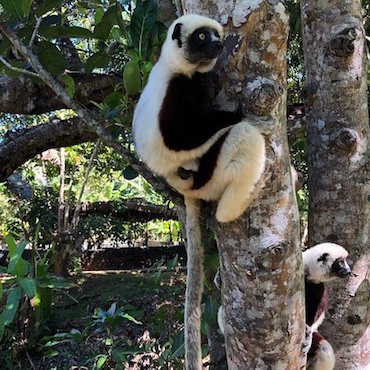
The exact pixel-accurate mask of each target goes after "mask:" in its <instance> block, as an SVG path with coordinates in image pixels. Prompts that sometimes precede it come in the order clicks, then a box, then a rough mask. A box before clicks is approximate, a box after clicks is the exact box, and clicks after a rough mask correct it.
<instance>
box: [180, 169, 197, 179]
mask: <svg viewBox="0 0 370 370" xmlns="http://www.w3.org/2000/svg"><path fill="white" fill-rule="evenodd" d="M194 173H195V171H192V170H186V169H185V168H184V167H179V169H178V170H177V173H176V174H177V176H178V177H180V179H181V180H188V179H190V177H192V176H193V175H194Z"/></svg>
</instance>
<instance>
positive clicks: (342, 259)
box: [303, 243, 351, 284]
mask: <svg viewBox="0 0 370 370" xmlns="http://www.w3.org/2000/svg"><path fill="white" fill-rule="evenodd" d="M347 256H348V252H347V251H346V250H345V249H344V248H343V247H341V246H340V245H338V244H334V243H322V244H317V245H315V246H314V247H312V248H309V249H307V250H305V251H304V252H303V265H304V272H305V278H306V280H308V281H310V282H312V283H317V284H318V283H325V282H327V281H331V280H333V279H335V278H337V277H340V278H345V277H347V276H348V275H350V273H351V268H350V267H349V265H348V263H347V261H346V258H347Z"/></svg>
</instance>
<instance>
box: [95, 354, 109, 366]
mask: <svg viewBox="0 0 370 370" xmlns="http://www.w3.org/2000/svg"><path fill="white" fill-rule="evenodd" d="M96 358H97V361H96V363H95V364H94V369H96V370H99V369H101V368H102V366H103V365H104V363H105V361H107V358H108V356H107V355H98V356H97V357H96Z"/></svg>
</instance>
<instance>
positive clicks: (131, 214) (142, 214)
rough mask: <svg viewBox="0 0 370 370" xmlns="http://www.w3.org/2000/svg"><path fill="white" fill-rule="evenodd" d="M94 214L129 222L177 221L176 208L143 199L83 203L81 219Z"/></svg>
mask: <svg viewBox="0 0 370 370" xmlns="http://www.w3.org/2000/svg"><path fill="white" fill-rule="evenodd" d="M92 214H100V215H111V216H112V217H115V218H119V219H121V220H127V221H132V220H135V221H150V220H154V219H161V220H177V218H178V217H177V211H176V208H168V207H165V206H160V205H157V204H152V203H148V202H146V201H144V200H143V199H139V198H133V199H124V200H121V201H119V202H118V203H117V202H95V203H81V217H86V216H88V215H92Z"/></svg>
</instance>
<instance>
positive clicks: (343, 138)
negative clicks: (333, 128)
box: [334, 128, 359, 153]
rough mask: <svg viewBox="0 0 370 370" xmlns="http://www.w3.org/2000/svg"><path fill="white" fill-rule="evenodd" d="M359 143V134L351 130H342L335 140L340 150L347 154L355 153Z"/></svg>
mask: <svg viewBox="0 0 370 370" xmlns="http://www.w3.org/2000/svg"><path fill="white" fill-rule="evenodd" d="M358 141H359V137H358V134H357V132H356V131H355V130H352V129H350V128H343V129H341V130H340V131H339V133H338V135H337V136H336V138H335V140H334V142H335V145H336V146H337V147H338V149H340V150H342V151H344V152H346V153H351V152H353V151H354V150H355V149H356V147H357V143H358Z"/></svg>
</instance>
